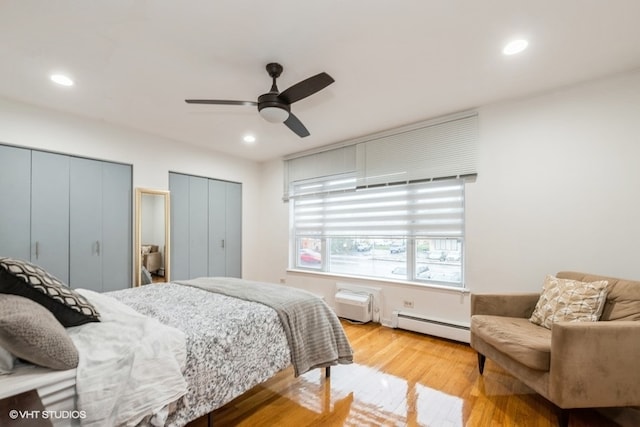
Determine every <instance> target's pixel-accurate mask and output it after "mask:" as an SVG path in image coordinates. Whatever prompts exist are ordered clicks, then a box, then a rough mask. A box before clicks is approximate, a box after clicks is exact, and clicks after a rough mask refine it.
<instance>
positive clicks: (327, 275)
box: [287, 268, 471, 294]
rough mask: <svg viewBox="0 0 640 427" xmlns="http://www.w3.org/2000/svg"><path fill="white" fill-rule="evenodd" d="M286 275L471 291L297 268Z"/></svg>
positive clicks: (460, 291) (463, 289) (448, 286)
mask: <svg viewBox="0 0 640 427" xmlns="http://www.w3.org/2000/svg"><path fill="white" fill-rule="evenodd" d="M287 273H294V274H303V275H310V276H320V277H323V278H334V279H353V280H358V281H363V282H376V283H388V284H392V285H403V286H412V287H417V288H426V289H437V290H442V291H448V292H457V293H461V294H468V293H470V292H471V291H470V290H469V288H466V287H463V286H450V285H442V284H437V283H427V282H424V283H423V282H409V281H407V280H394V279H387V278H382V277H380V278H378V277H365V276H352V275H348V274H337V273H328V272H326V271H313V270H303V269H297V268H288V269H287Z"/></svg>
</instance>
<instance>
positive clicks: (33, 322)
mask: <svg viewBox="0 0 640 427" xmlns="http://www.w3.org/2000/svg"><path fill="white" fill-rule="evenodd" d="M0 346H2V347H3V348H4V349H6V350H7V351H8V352H9V353H11V354H13V355H14V356H16V357H19V358H20V359H23V360H26V361H27V362H31V363H33V364H35V365H40V366H44V367H45V368H51V369H72V368H75V367H77V366H78V350H77V349H76V347H75V345H74V344H73V341H71V338H69V335H68V334H67V331H66V330H65V329H64V327H63V326H62V325H61V324H60V322H58V321H57V320H56V318H55V317H54V316H53V314H51V312H50V311H49V310H47V309H46V308H44V307H43V306H42V305H40V304H38V303H36V302H33V301H31V300H30V299H28V298H24V297H21V296H18V295H9V294H0Z"/></svg>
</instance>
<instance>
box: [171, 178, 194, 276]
mask: <svg viewBox="0 0 640 427" xmlns="http://www.w3.org/2000/svg"><path fill="white" fill-rule="evenodd" d="M169 191H170V192H171V279H172V280H185V279H190V278H191V277H190V276H189V177H188V176H187V175H182V174H179V173H172V172H170V173H169Z"/></svg>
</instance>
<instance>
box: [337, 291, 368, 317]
mask: <svg viewBox="0 0 640 427" xmlns="http://www.w3.org/2000/svg"><path fill="white" fill-rule="evenodd" d="M335 298H336V315H338V317H342V318H345V319H349V320H355V321H356V322H362V323H366V322H370V321H371V319H372V316H373V312H372V309H371V306H372V298H371V295H370V294H362V293H354V292H350V291H347V290H339V291H338V292H337V293H336V296H335Z"/></svg>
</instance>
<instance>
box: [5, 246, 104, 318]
mask: <svg viewBox="0 0 640 427" xmlns="http://www.w3.org/2000/svg"><path fill="white" fill-rule="evenodd" d="M0 293H4V294H14V295H20V296H23V297H26V298H29V299H31V300H33V301H35V302H37V303H39V304H41V305H43V306H44V307H46V308H47V309H49V311H51V313H53V315H54V316H55V317H56V319H58V321H59V322H60V323H62V325H63V326H65V327H68V326H77V325H82V324H84V323H88V322H99V321H100V315H99V313H98V311H97V310H96V309H95V307H94V306H93V305H91V303H90V302H89V301H87V300H86V298H85V297H83V296H82V295H80V294H78V293H77V292H75V291H73V290H72V289H71V288H69V287H68V286H66V285H65V284H64V283H62V282H61V281H60V280H58V279H56V278H55V277H53V276H52V275H50V274H49V273H47V272H46V271H45V270H43V269H42V268H40V267H38V266H37V265H34V264H31V263H30V262H27V261H22V260H18V259H13V258H0Z"/></svg>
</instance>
